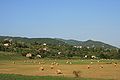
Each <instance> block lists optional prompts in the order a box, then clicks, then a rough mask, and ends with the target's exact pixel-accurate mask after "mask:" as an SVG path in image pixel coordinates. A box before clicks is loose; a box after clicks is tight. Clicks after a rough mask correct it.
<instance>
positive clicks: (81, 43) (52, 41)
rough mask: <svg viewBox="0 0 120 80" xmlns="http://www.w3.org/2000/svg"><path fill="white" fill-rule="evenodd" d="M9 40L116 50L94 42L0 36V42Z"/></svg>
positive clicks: (107, 45) (99, 42) (105, 44)
mask: <svg viewBox="0 0 120 80" xmlns="http://www.w3.org/2000/svg"><path fill="white" fill-rule="evenodd" d="M6 38H10V39H13V40H17V41H22V42H29V43H33V42H38V43H48V44H68V45H72V46H83V47H104V48H117V47H116V46H113V45H110V44H107V43H104V42H101V41H94V40H87V41H78V40H74V39H68V40H66V39H61V38H27V37H11V36H0V40H4V39H6Z"/></svg>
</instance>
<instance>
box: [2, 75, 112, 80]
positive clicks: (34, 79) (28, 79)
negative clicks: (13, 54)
mask: <svg viewBox="0 0 120 80" xmlns="http://www.w3.org/2000/svg"><path fill="white" fill-rule="evenodd" d="M0 80H110V79H92V78H71V77H63V76H61V77H60V76H23V75H18V74H0Z"/></svg>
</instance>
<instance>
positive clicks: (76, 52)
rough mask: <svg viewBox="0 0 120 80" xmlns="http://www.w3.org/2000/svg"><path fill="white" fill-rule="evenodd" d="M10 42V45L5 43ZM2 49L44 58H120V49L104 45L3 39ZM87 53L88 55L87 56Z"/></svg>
mask: <svg viewBox="0 0 120 80" xmlns="http://www.w3.org/2000/svg"><path fill="white" fill-rule="evenodd" d="M5 44H8V45H5ZM0 51H4V52H15V53H18V54H21V55H22V56H26V54H28V53H31V54H32V57H31V58H35V57H36V55H41V57H42V58H45V57H48V58H87V59H88V58H89V59H90V58H92V57H91V56H95V57H96V58H97V59H99V58H103V59H120V49H106V48H103V47H93V48H87V47H83V48H75V47H73V46H71V45H67V44H54V45H53V44H47V43H42V44H39V43H38V42H33V43H25V42H21V41H12V40H3V41H1V42H0ZM85 55H87V57H85Z"/></svg>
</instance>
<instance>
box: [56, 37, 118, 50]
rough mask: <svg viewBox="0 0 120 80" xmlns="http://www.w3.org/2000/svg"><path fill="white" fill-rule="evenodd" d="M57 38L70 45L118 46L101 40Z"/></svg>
mask: <svg viewBox="0 0 120 80" xmlns="http://www.w3.org/2000/svg"><path fill="white" fill-rule="evenodd" d="M57 40H60V41H63V42H65V43H67V44H69V45H73V46H83V47H103V48H117V47H115V46H112V45H109V44H106V43H103V42H100V41H93V40H87V41H77V40H64V39H59V38H57Z"/></svg>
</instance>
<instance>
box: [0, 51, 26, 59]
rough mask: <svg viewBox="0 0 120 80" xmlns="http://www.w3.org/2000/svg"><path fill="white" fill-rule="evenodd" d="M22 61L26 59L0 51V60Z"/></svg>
mask: <svg viewBox="0 0 120 80" xmlns="http://www.w3.org/2000/svg"><path fill="white" fill-rule="evenodd" d="M22 59H26V58H25V57H23V56H22V55H20V54H17V53H11V52H1V51H0V60H22Z"/></svg>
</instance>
